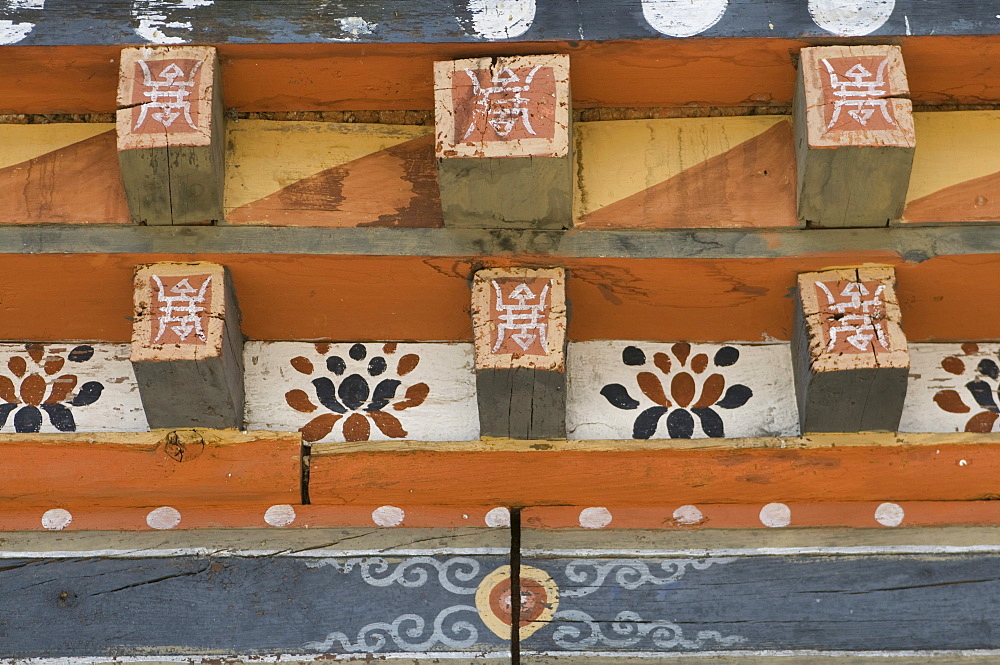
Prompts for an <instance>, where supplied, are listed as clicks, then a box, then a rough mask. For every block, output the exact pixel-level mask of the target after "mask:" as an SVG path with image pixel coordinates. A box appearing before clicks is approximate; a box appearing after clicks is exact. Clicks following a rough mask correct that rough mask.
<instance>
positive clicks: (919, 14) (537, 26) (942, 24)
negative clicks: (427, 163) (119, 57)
mask: <svg viewBox="0 0 1000 665" xmlns="http://www.w3.org/2000/svg"><path fill="white" fill-rule="evenodd" d="M843 4H844V3H843V2H842V1H841V0H812V2H810V3H808V5H805V4H802V3H800V2H795V1H794V0H770V1H767V2H738V3H733V4H731V5H730V6H728V7H727V5H726V4H723V3H717V4H713V5H708V6H704V7H701V6H699V7H697V8H689V7H686V6H683V5H674V4H671V3H667V2H658V1H656V0H643V2H641V3H629V2H626V1H625V0H615V2H613V3H607V4H605V3H602V4H593V3H576V2H558V3H555V4H550V5H538V7H537V9H536V5H535V3H533V2H527V1H522V2H517V3H514V4H513V5H511V6H506V5H501V4H500V3H497V2H459V3H453V2H450V1H449V0H422V1H421V2H418V3H415V4H411V5H408V6H407V10H406V11H405V12H400V11H394V9H395V7H394V5H393V4H392V3H390V2H384V1H373V0H353V1H351V2H345V3H343V4H342V5H341V6H340V7H339V10H338V11H337V12H334V13H328V12H320V11H319V9H321V7H322V5H321V4H320V3H319V1H318V0H296V1H294V2H284V3H281V4H280V5H278V6H276V5H274V4H273V3H269V2H265V1H263V0H246V1H243V2H240V3H213V4H204V5H202V4H183V5H177V6H174V5H165V4H161V3H150V2H130V1H128V0H103V1H101V2H79V1H78V2H66V3H62V4H57V5H53V6H49V7H44V8H43V7H42V6H37V5H14V6H12V7H9V8H6V9H5V12H4V18H5V19H7V20H9V21H11V24H10V25H9V26H7V27H5V30H4V32H3V33H0V34H2V35H3V38H4V41H5V42H6V43H22V44H31V45H50V44H106V43H130V42H131V43H137V42H138V43H141V42H142V41H144V40H147V41H152V42H154V43H176V42H184V41H193V42H201V43H206V42H246V41H250V42H255V43H273V42H277V41H285V42H293V43H294V42H300V43H302V42H304V43H310V42H321V43H322V42H326V41H354V42H461V41H481V40H485V41H494V40H504V39H511V38H524V39H535V40H553V39H563V40H566V39H592V40H609V39H650V38H657V37H664V36H666V37H692V36H706V37H721V36H738V37H790V36H791V37H797V36H802V35H810V36H827V35H830V34H837V35H841V36H851V35H858V36H860V35H868V34H873V35H877V36H880V37H886V36H889V35H895V36H904V35H910V34H916V35H931V34H969V35H974V34H993V33H995V32H996V26H995V24H994V20H993V18H994V17H993V14H992V13H991V12H990V10H989V9H988V8H986V7H983V6H982V5H981V4H979V3H976V2H971V1H969V0H965V1H963V2H953V3H946V2H944V1H943V0H927V1H922V2H917V1H914V0H900V2H897V3H885V4H881V3H872V4H868V5H859V6H857V7H855V6H854V5H850V6H848V7H846V8H845V7H843V6H842V5H843Z"/></svg>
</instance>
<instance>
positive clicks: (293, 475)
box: [0, 430, 301, 510]
mask: <svg viewBox="0 0 1000 665" xmlns="http://www.w3.org/2000/svg"><path fill="white" fill-rule="evenodd" d="M182 431H185V432H191V431H192V430H182ZM199 431H200V432H202V433H203V434H202V436H203V438H204V445H199V444H197V443H195V439H194V438H191V437H188V438H185V439H183V442H182V444H181V445H178V444H177V443H176V441H172V440H171V439H170V438H168V436H167V435H168V432H167V431H163V430H161V431H158V432H151V433H142V434H108V435H99V434H92V435H81V434H77V435H65V434H64V435H58V436H56V435H33V434H14V435H5V436H4V437H3V439H2V440H0V504H2V505H3V506H4V510H13V509H15V507H17V506H46V507H60V508H70V509H71V508H75V507H84V508H93V507H110V506H135V505H140V506H153V507H155V506H164V505H167V506H190V505H217V504H221V505H225V504H234V503H247V502H250V503H298V502H299V501H300V500H301V481H300V477H301V461H300V456H299V454H300V437H299V435H298V433H295V434H287V433H277V432H267V433H261V432H258V433H250V434H248V435H243V434H239V433H236V432H235V431H230V430H199Z"/></svg>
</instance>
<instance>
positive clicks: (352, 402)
mask: <svg viewBox="0 0 1000 665" xmlns="http://www.w3.org/2000/svg"><path fill="white" fill-rule="evenodd" d="M370 390H371V389H370V388H369V387H368V381H366V380H365V378H364V377H363V376H361V375H360V374H351V375H350V376H349V377H347V378H346V379H344V380H343V381H341V382H340V388H338V389H337V395H338V396H339V397H340V401H341V402H342V403H343V404H344V406H346V407H347V408H348V409H350V410H351V411H357V410H358V409H359V408H360V407H361V405H362V404H364V403H365V402H367V401H368V395H369V393H370Z"/></svg>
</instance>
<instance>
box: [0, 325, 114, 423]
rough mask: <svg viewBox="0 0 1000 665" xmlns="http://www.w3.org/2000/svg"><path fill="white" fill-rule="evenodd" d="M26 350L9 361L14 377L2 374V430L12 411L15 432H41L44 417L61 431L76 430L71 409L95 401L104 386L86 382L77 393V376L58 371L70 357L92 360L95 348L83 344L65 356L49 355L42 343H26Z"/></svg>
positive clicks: (80, 360)
mask: <svg viewBox="0 0 1000 665" xmlns="http://www.w3.org/2000/svg"><path fill="white" fill-rule="evenodd" d="M24 350H25V356H27V358H25V356H12V357H11V358H10V360H8V361H7V370H8V372H10V375H11V376H12V377H13V379H12V378H11V376H5V375H0V400H2V402H0V429H2V428H3V427H4V426H5V425H6V424H7V418H8V417H9V416H10V414H11V413H13V414H14V418H13V421H14V431H15V432H38V431H40V430H41V428H42V422H43V420H44V419H45V418H48V421H49V423H50V424H51V425H52V426H53V427H55V428H56V429H57V430H59V431H60V432H75V431H76V419H75V418H74V417H73V411H72V408H73V407H83V406H88V405H90V404H93V403H94V402H96V401H97V400H98V399H100V397H101V393H102V392H103V391H104V385H103V384H101V383H99V382H97V381H87V382H86V383H84V384H83V385H82V386H80V389H79V390H76V391H75V393H74V390H75V389H76V384H77V381H78V379H77V377H76V375H75V374H59V372H61V371H62V370H63V368H64V366H65V365H66V361H67V360H69V362H72V363H84V362H87V361H88V360H90V359H91V358H92V357H93V356H94V348H93V347H91V346H88V345H86V344H81V345H79V346H77V347H75V348H73V349H72V350H71V351H70V352H69V354H68V355H67V356H66V357H63V356H62V355H61V354H59V353H53V352H50V353H48V354H46V351H45V347H44V346H43V345H41V344H25V346H24ZM57 375H58V376H57ZM15 383H16V385H15ZM71 394H72V397H71V396H70V395H71Z"/></svg>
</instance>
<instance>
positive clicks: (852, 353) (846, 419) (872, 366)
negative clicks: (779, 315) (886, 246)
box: [792, 268, 910, 433]
mask: <svg viewBox="0 0 1000 665" xmlns="http://www.w3.org/2000/svg"><path fill="white" fill-rule="evenodd" d="M895 282H896V277H895V273H894V272H893V270H892V269H891V268H857V269H841V270H828V271H824V272H815V273H805V274H802V275H799V278H798V292H797V293H798V301H797V306H796V308H795V332H794V333H793V335H792V365H793V368H794V374H795V390H796V396H797V399H798V404H799V422H800V424H801V429H802V432H804V433H812V432H860V431H870V430H888V431H893V430H895V429H897V428H898V427H899V419H900V416H901V415H902V412H903V401H904V399H905V398H906V384H907V378H908V374H909V368H910V356H909V352H908V350H907V343H906V336H905V335H904V334H903V330H902V328H901V327H900V318H901V317H900V311H899V301H898V300H897V298H896V290H895V287H896V283H895Z"/></svg>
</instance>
